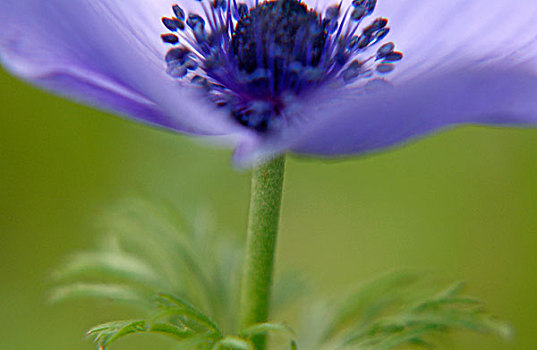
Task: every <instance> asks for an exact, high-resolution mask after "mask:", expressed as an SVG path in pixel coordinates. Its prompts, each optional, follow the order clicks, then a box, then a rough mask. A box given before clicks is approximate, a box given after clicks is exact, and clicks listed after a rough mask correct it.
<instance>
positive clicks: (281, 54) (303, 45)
mask: <svg viewBox="0 0 537 350" xmlns="http://www.w3.org/2000/svg"><path fill="white" fill-rule="evenodd" d="M326 36H327V33H326V31H325V29H324V28H323V25H322V22H321V19H320V15H318V14H317V13H316V12H315V11H314V10H308V8H307V7H306V5H304V4H303V3H301V2H298V1H297V0H276V1H269V2H264V3H262V4H260V5H258V6H257V7H255V8H253V9H251V10H250V11H249V12H248V13H246V14H245V15H244V16H242V17H241V18H240V19H239V21H238V22H237V25H236V27H235V31H234V34H233V36H232V39H231V47H232V53H233V55H234V57H235V60H236V62H237V65H238V67H239V69H241V70H243V71H245V72H247V73H253V72H254V71H255V70H257V69H262V70H270V71H271V73H272V74H273V75H274V77H273V79H272V80H273V81H274V82H276V83H278V82H280V81H281V80H283V79H284V78H288V79H291V80H295V81H294V82H293V83H295V84H296V83H297V81H296V80H298V78H299V74H298V72H297V70H299V69H301V68H303V67H316V66H317V65H318V64H319V61H320V60H321V59H322V56H323V54H324V53H325V51H324V46H325V43H326ZM288 79H287V80H288ZM287 83H289V81H287ZM277 85H281V84H277ZM286 87H287V88H289V86H286ZM274 88H275V90H276V92H279V90H281V88H282V87H281V86H275V87H274Z"/></svg>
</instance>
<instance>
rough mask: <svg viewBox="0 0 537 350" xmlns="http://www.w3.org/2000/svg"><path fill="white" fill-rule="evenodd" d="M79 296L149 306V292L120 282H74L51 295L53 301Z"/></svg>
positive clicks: (57, 289) (59, 288) (55, 290)
mask: <svg viewBox="0 0 537 350" xmlns="http://www.w3.org/2000/svg"><path fill="white" fill-rule="evenodd" d="M77 298H97V299H108V300H113V301H118V302H123V303H127V304H134V305H138V306H149V305H150V303H149V298H148V296H147V294H144V293H141V292H140V291H137V290H136V289H134V288H132V287H129V286H124V285H119V284H117V285H116V284H101V283H74V284H70V285H66V286H61V287H57V288H55V289H54V290H53V291H52V293H51V296H50V300H51V302H53V303H56V302H60V301H65V300H69V299H77Z"/></svg>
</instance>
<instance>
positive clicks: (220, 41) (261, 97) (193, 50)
mask: <svg viewBox="0 0 537 350" xmlns="http://www.w3.org/2000/svg"><path fill="white" fill-rule="evenodd" d="M185 1H188V0H185ZM191 1H192V0H191ZM199 1H200V2H201V8H202V11H203V12H202V13H201V16H200V14H198V13H194V12H190V13H188V14H187V13H185V11H184V10H183V9H182V8H181V7H180V6H178V5H173V6H172V11H173V14H174V17H163V18H162V23H163V24H164V26H165V27H166V28H167V29H168V30H169V31H170V32H171V33H166V34H162V35H161V39H162V41H163V42H164V43H166V44H170V45H173V46H174V47H173V48H172V49H170V50H169V51H168V53H167V54H166V57H165V61H166V65H167V68H166V71H167V72H168V74H169V75H170V76H171V77H173V78H176V79H181V81H182V82H184V83H185V84H191V85H192V86H196V87H199V88H201V91H204V93H205V94H206V96H207V97H208V98H209V99H210V100H211V101H212V102H213V103H214V104H215V105H216V106H218V107H220V108H227V109H228V110H229V113H230V117H231V118H233V119H234V120H236V121H237V122H238V123H240V124H241V125H244V126H245V127H247V128H251V129H253V130H256V131H258V132H261V133H269V132H270V133H272V132H277V131H278V130H279V129H280V128H282V127H283V126H284V125H285V124H286V123H289V122H291V121H290V120H288V119H287V118H288V116H287V115H288V113H287V112H288V108H290V106H292V103H293V102H292V101H295V100H297V99H299V98H300V96H302V95H303V94H305V93H306V92H307V91H309V90H312V89H315V88H317V87H318V86H320V85H322V84H329V83H331V82H336V81H342V82H343V83H344V84H345V85H350V86H353V87H357V88H360V89H362V90H363V91H369V90H371V87H372V86H376V85H386V84H388V83H387V82H386V81H385V79H383V78H375V77H374V76H375V75H376V76H377V77H380V76H384V75H385V74H388V73H389V72H391V71H393V69H394V68H395V65H394V63H395V62H397V61H400V60H401V59H402V58H403V54H402V53H400V52H397V51H395V45H394V44H393V43H386V44H384V45H381V46H380V48H378V49H376V51H373V52H372V53H371V52H370V53H368V52H369V51H370V49H371V50H372V48H373V47H374V46H375V45H376V44H377V43H379V42H381V41H382V40H383V39H384V38H385V37H386V36H387V35H388V33H389V31H390V29H389V28H388V27H387V24H388V21H387V20H386V19H384V18H377V19H375V20H374V21H373V22H372V23H371V24H369V25H368V26H366V27H362V25H361V23H362V22H363V20H364V18H366V17H367V16H370V15H371V14H372V13H373V11H374V10H375V7H376V0H353V1H352V6H349V7H348V8H344V9H342V3H338V4H334V5H332V6H329V7H327V8H326V9H325V10H324V15H321V14H319V13H318V12H316V11H315V10H313V9H309V8H308V7H307V6H306V5H305V4H304V3H303V2H301V1H300V0H267V1H264V2H260V3H258V0H256V1H255V6H253V7H252V8H248V5H246V4H245V3H237V2H236V0H199ZM203 1H205V2H206V3H207V4H208V6H206V4H205V3H204V2H203ZM206 23H207V25H206ZM186 27H188V30H185V29H186ZM360 28H363V29H362V31H361V34H356V33H359V29H360ZM359 81H361V83H359ZM376 81H380V82H382V84H381V83H378V84H377V83H375V82H376Z"/></svg>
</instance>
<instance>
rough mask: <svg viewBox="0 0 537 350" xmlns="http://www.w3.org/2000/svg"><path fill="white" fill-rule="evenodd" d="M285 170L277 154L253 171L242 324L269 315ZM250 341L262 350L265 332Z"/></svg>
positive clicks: (245, 325)
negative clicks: (274, 157)
mask: <svg viewBox="0 0 537 350" xmlns="http://www.w3.org/2000/svg"><path fill="white" fill-rule="evenodd" d="M284 170H285V156H280V157H278V158H276V159H274V160H272V161H270V162H269V163H266V164H263V165H260V166H258V167H256V168H255V169H254V172H253V174H252V188H251V194H250V214H249V218H248V237H247V242H246V258H245V261H244V267H243V275H242V286H241V288H242V289H241V304H240V306H241V310H240V323H241V327H242V328H244V327H247V326H250V325H252V324H255V323H261V322H266V321H267V319H268V315H269V311H270V291H271V285H272V274H273V269H274V251H275V249H276V237H277V234H278V222H279V218H280V207H281V202H282V187H283V177H284ZM253 342H254V345H255V348H256V350H265V347H266V339H265V337H264V336H259V337H256V338H254V339H253Z"/></svg>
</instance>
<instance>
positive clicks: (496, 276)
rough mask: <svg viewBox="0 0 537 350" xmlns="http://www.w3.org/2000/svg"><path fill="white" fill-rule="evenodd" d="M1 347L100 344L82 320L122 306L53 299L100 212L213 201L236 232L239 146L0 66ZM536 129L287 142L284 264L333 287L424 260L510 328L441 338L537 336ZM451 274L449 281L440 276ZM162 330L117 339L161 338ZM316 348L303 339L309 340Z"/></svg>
mask: <svg viewBox="0 0 537 350" xmlns="http://www.w3.org/2000/svg"><path fill="white" fill-rule="evenodd" d="M0 103H1V106H2V107H1V112H0V113H1V114H2V115H1V117H0V315H1V316H0V348H1V349H55V350H64V349H65V350H72V349H81V350H82V349H88V350H89V349H93V348H94V346H93V345H92V344H91V343H90V342H89V340H88V339H86V338H85V336H84V333H85V330H87V329H88V327H90V326H92V325H94V324H97V323H100V322H105V321H109V320H112V319H117V318H121V317H122V316H124V315H126V314H128V312H127V311H125V310H122V309H117V308H113V307H110V304H108V303H97V302H88V301H74V302H67V303H64V304H60V305H50V304H49V303H48V302H47V294H48V293H49V292H50V288H51V285H52V282H51V279H50V272H51V271H52V270H53V269H54V268H55V267H57V266H58V264H59V263H60V262H62V261H63V260H64V258H65V256H66V255H67V254H68V253H70V252H72V251H74V250H80V249H88V248H93V247H94V246H95V240H96V236H97V235H96V233H97V229H96V227H95V219H96V218H97V217H98V216H99V213H100V212H101V211H102V210H103V209H104V208H106V207H108V206H110V205H111V204H114V203H115V202H116V201H117V200H118V199H121V198H123V197H125V196H130V195H132V194H138V193H149V194H150V195H151V196H153V197H157V198H158V197H162V198H164V199H170V200H173V201H176V202H178V203H189V202H193V203H200V202H202V203H206V204H209V205H210V206H211V208H212V209H213V211H214V214H215V217H216V219H217V225H218V226H219V227H222V228H223V229H229V230H230V231H231V232H237V235H242V234H243V232H244V229H245V226H246V214H247V205H248V192H249V173H248V172H245V171H238V170H235V169H233V168H232V167H231V166H230V164H229V159H230V152H229V151H226V150H218V149H214V148H210V147H208V146H203V145H200V144H199V143H198V142H196V141H194V140H192V139H189V138H187V137H184V136H178V135H173V134H170V133H165V132H163V131H160V130H155V129H152V128H148V127H144V126H141V125H137V124H134V123H132V122H128V121H125V120H122V119H120V118H117V117H113V116H110V115H108V114H106V113H103V112H98V111H95V110H92V109H90V108H88V107H84V106H79V105H76V104H74V103H71V102H68V101H65V100H62V99H60V98H57V97H54V96H51V95H48V94H46V93H44V92H41V91H39V90H37V89H34V88H32V87H30V86H28V85H26V84H24V83H22V82H19V81H17V80H15V79H14V78H12V77H9V76H8V75H7V74H5V73H3V72H1V71H0ZM536 159H537V130H520V129H492V128H482V127H465V128H462V129H457V130H453V131H449V132H446V133H442V134H439V135H436V136H433V137H429V138H426V139H425V140H422V141H419V142H417V143H412V144H410V145H409V146H405V147H402V148H398V149H396V150H392V151H389V152H387V153H382V154H378V155H374V156H369V157H360V158H353V159H348V160H345V161H341V160H340V161H321V160H315V159H301V158H297V157H291V159H290V160H289V162H288V168H287V169H288V170H287V174H286V175H287V177H286V184H285V197H284V207H283V214H282V228H281V235H280V240H279V253H278V264H279V265H280V266H291V267H295V268H299V269H303V270H305V271H306V272H307V274H308V276H309V277H311V279H312V280H314V281H315V282H316V283H317V284H318V285H319V286H320V288H321V290H322V291H323V292H326V293H330V292H331V291H337V290H339V289H341V288H345V287H346V286H349V285H352V284H354V283H355V282H357V281H360V280H363V279H366V278H371V277H373V276H375V275H377V274H379V273H382V272H385V271H387V270H392V269H394V268H397V267H416V268H425V269H430V270H433V271H435V272H436V273H438V274H439V275H442V276H443V277H442V279H444V280H445V281H446V282H451V281H455V280H466V281H468V284H469V293H470V294H472V295H476V296H478V297H480V298H482V299H483V300H485V301H486V302H487V304H488V305H489V308H490V310H492V311H493V312H494V313H495V314H496V315H498V316H499V317H501V318H503V319H505V320H508V321H509V322H511V324H512V325H513V326H514V328H515V330H516V337H515V339H514V340H513V341H512V342H507V343H506V342H503V341H501V340H499V339H494V338H490V337H485V336H480V335H468V334H457V336H456V337H455V338H454V339H455V340H454V341H453V342H450V343H448V344H445V348H446V349H461V350H469V349H489V350H499V349H536V348H537V337H535V333H534V332H535V329H537V317H536V316H537V298H536V297H535V296H536V293H535V291H536V290H537V276H536V275H535V271H537V255H536V254H535V253H536V252H537V235H536V233H537V215H535V214H536V210H537V162H536ZM442 287H443V286H442ZM153 341H155V338H151V339H149V340H148V339H147V338H143V337H142V338H135V337H133V339H126V340H124V341H122V342H120V343H118V344H117V346H115V347H113V349H118V350H121V349H146V348H147V345H148V344H150V343H151V344H155V345H153V346H151V348H152V349H160V348H162V349H165V348H167V345H168V344H166V343H165V342H164V341H161V340H160V339H158V340H156V343H153ZM305 350H308V349H305Z"/></svg>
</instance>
